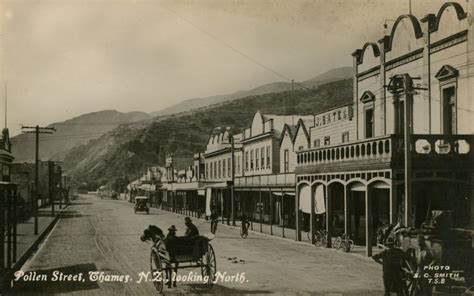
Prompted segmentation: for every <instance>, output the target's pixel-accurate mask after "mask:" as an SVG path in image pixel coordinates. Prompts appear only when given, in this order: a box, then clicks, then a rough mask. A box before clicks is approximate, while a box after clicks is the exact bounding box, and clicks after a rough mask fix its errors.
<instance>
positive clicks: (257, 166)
mask: <svg viewBox="0 0 474 296" xmlns="http://www.w3.org/2000/svg"><path fill="white" fill-rule="evenodd" d="M259 151H260V149H259V148H257V149H255V169H256V170H258V169H260V166H259V162H260V158H259V156H258V152H259Z"/></svg>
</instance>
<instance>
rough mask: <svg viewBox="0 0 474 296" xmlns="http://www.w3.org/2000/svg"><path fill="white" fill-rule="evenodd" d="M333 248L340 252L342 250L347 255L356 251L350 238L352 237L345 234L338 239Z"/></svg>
mask: <svg viewBox="0 0 474 296" xmlns="http://www.w3.org/2000/svg"><path fill="white" fill-rule="evenodd" d="M333 247H334V248H335V249H336V250H338V251H339V250H342V251H344V252H346V253H350V252H352V250H353V249H354V241H353V240H352V239H351V238H350V235H348V234H346V233H344V234H343V235H341V236H339V237H338V238H336V241H335V242H334V244H333Z"/></svg>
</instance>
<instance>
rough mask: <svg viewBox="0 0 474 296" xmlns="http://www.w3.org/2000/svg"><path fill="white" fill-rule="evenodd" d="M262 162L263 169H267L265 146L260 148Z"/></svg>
mask: <svg viewBox="0 0 474 296" xmlns="http://www.w3.org/2000/svg"><path fill="white" fill-rule="evenodd" d="M260 164H261V166H262V170H263V169H265V147H261V148H260Z"/></svg>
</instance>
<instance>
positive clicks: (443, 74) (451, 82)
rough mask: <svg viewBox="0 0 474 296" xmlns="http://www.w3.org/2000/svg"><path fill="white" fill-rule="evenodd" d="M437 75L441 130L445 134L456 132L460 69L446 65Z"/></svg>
mask: <svg viewBox="0 0 474 296" xmlns="http://www.w3.org/2000/svg"><path fill="white" fill-rule="evenodd" d="M435 77H436V78H437V79H438V80H439V86H440V96H441V130H442V132H443V134H445V135H452V134H456V133H457V129H456V126H457V124H456V123H457V114H456V107H457V106H456V85H457V80H458V77H459V71H458V70H457V69H456V68H454V67H453V66H450V65H444V66H443V67H441V69H439V71H438V73H436V75H435ZM412 114H413V113H412Z"/></svg>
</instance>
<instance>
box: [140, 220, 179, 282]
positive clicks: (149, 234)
mask: <svg viewBox="0 0 474 296" xmlns="http://www.w3.org/2000/svg"><path fill="white" fill-rule="evenodd" d="M140 240H141V241H142V242H145V241H149V240H151V241H152V242H153V244H154V245H156V244H158V242H160V241H163V242H165V235H164V233H163V230H161V228H159V227H158V226H155V225H149V226H148V228H146V229H145V230H143V234H142V236H141V237H140ZM173 257H174V256H171V258H170V260H169V261H167V262H166V275H167V278H168V279H169V281H168V287H169V288H171V281H172V279H173V277H172V270H174V272H175V274H177V273H178V263H177V262H176V261H175V259H174V258H173ZM171 263H174V268H172V267H171ZM173 286H174V287H176V278H175V280H174V281H173Z"/></svg>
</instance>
